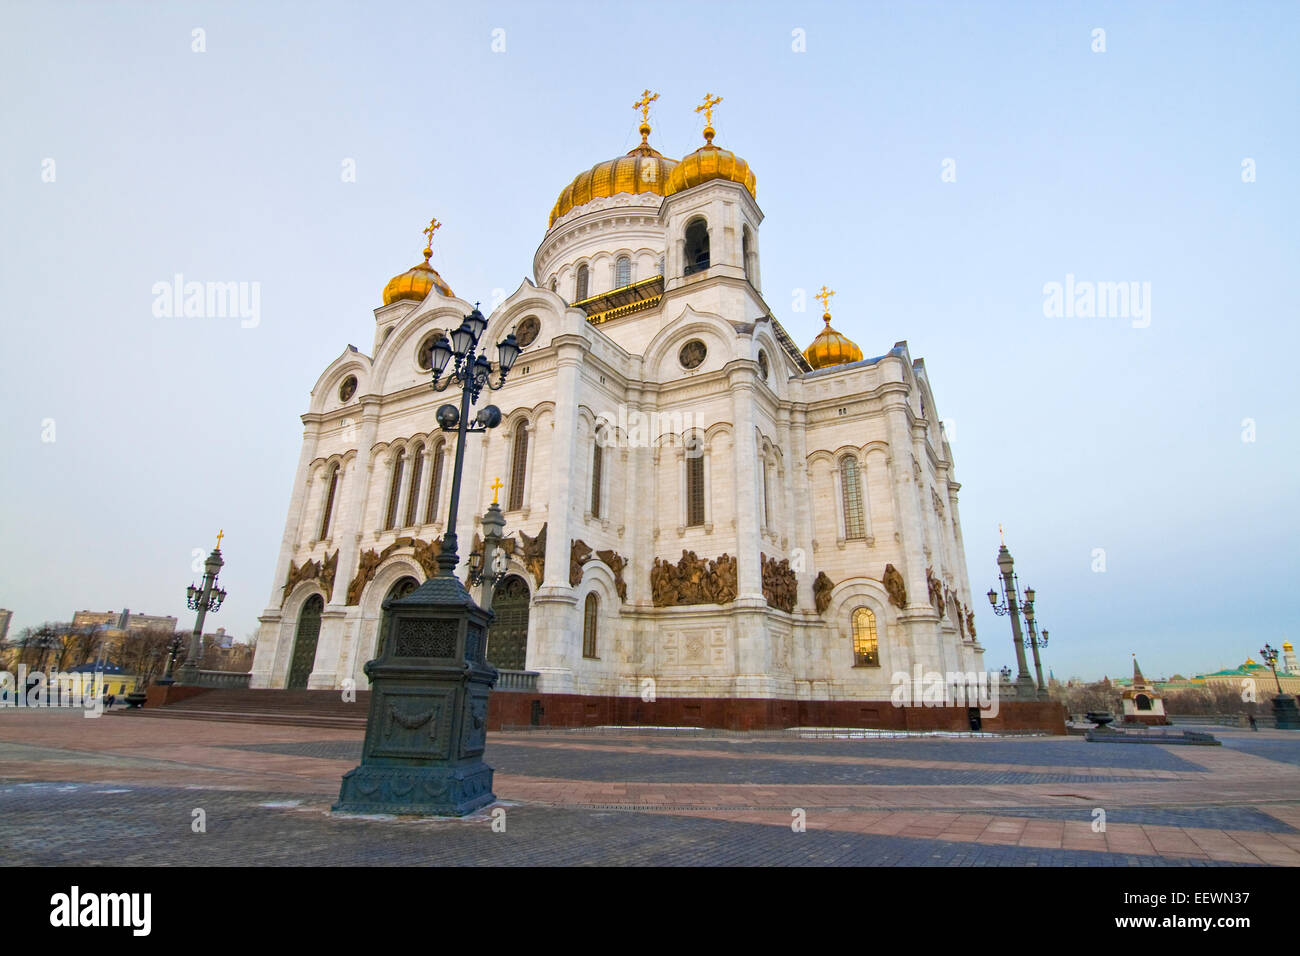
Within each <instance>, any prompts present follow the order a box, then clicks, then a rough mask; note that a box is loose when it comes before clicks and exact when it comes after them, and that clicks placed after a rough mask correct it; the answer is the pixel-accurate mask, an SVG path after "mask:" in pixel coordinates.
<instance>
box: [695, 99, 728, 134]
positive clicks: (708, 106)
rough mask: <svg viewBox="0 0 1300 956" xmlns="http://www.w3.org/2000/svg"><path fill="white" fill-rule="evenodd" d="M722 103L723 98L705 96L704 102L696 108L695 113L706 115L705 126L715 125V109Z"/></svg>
mask: <svg viewBox="0 0 1300 956" xmlns="http://www.w3.org/2000/svg"><path fill="white" fill-rule="evenodd" d="M721 102H722V97H721V96H714V95H713V94H712V93H705V94H704V102H703V103H701V104H700V105H699V106H697V107H695V112H697V113H703V114H704V125H705V126H712V125H713V107H715V106H717V105H718V104H719V103H721Z"/></svg>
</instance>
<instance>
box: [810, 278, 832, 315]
mask: <svg viewBox="0 0 1300 956" xmlns="http://www.w3.org/2000/svg"><path fill="white" fill-rule="evenodd" d="M834 294H835V290H834V289H828V288H826V286H822V290H821V291H820V292H818V293H817V294H816V295H815V296H813V298H815V299H821V300H822V315H823V317H824V318H828V319H829V318H830V316H831V296H833V295H834Z"/></svg>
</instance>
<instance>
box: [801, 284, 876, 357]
mask: <svg viewBox="0 0 1300 956" xmlns="http://www.w3.org/2000/svg"><path fill="white" fill-rule="evenodd" d="M834 294H835V293H834V292H832V291H831V290H830V289H827V288H826V286H822V290H821V292H818V293H817V296H816V297H817V298H818V299H821V300H822V310H823V311H822V319H824V320H825V322H826V328H824V329H822V330H821V332H819V333H818V335H817V338H815V339H813V341H812V345H810V346H808V347H807V348H806V349H804V351H803V357H804V358H806V359H807V360H808V364H809V365H811V366H812V367H813V368H815V369H817V368H827V367H829V366H831V365H843V364H845V363H846V362H861V361H862V349H860V348H858V346H857V343H855V342H853V341H852V340H851V339H848V338H846V337H845V336H843V335H840V333H838V332H836V331H835V330H834V329H833V328H831V310H830V298H831V296H833V295H834Z"/></svg>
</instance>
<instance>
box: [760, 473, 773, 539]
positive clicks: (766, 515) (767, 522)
mask: <svg viewBox="0 0 1300 956" xmlns="http://www.w3.org/2000/svg"><path fill="white" fill-rule="evenodd" d="M762 469H763V524H764V526H766V527H769V528H770V527H771V526H772V506H771V505H770V504H768V500H767V493H768V487H767V459H766V458H764V459H763V464H762Z"/></svg>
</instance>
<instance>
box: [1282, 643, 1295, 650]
mask: <svg viewBox="0 0 1300 956" xmlns="http://www.w3.org/2000/svg"><path fill="white" fill-rule="evenodd" d="M1282 650H1284V651H1293V650H1295V648H1294V647H1292V646H1291V642H1290V641H1283V642H1282Z"/></svg>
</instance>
